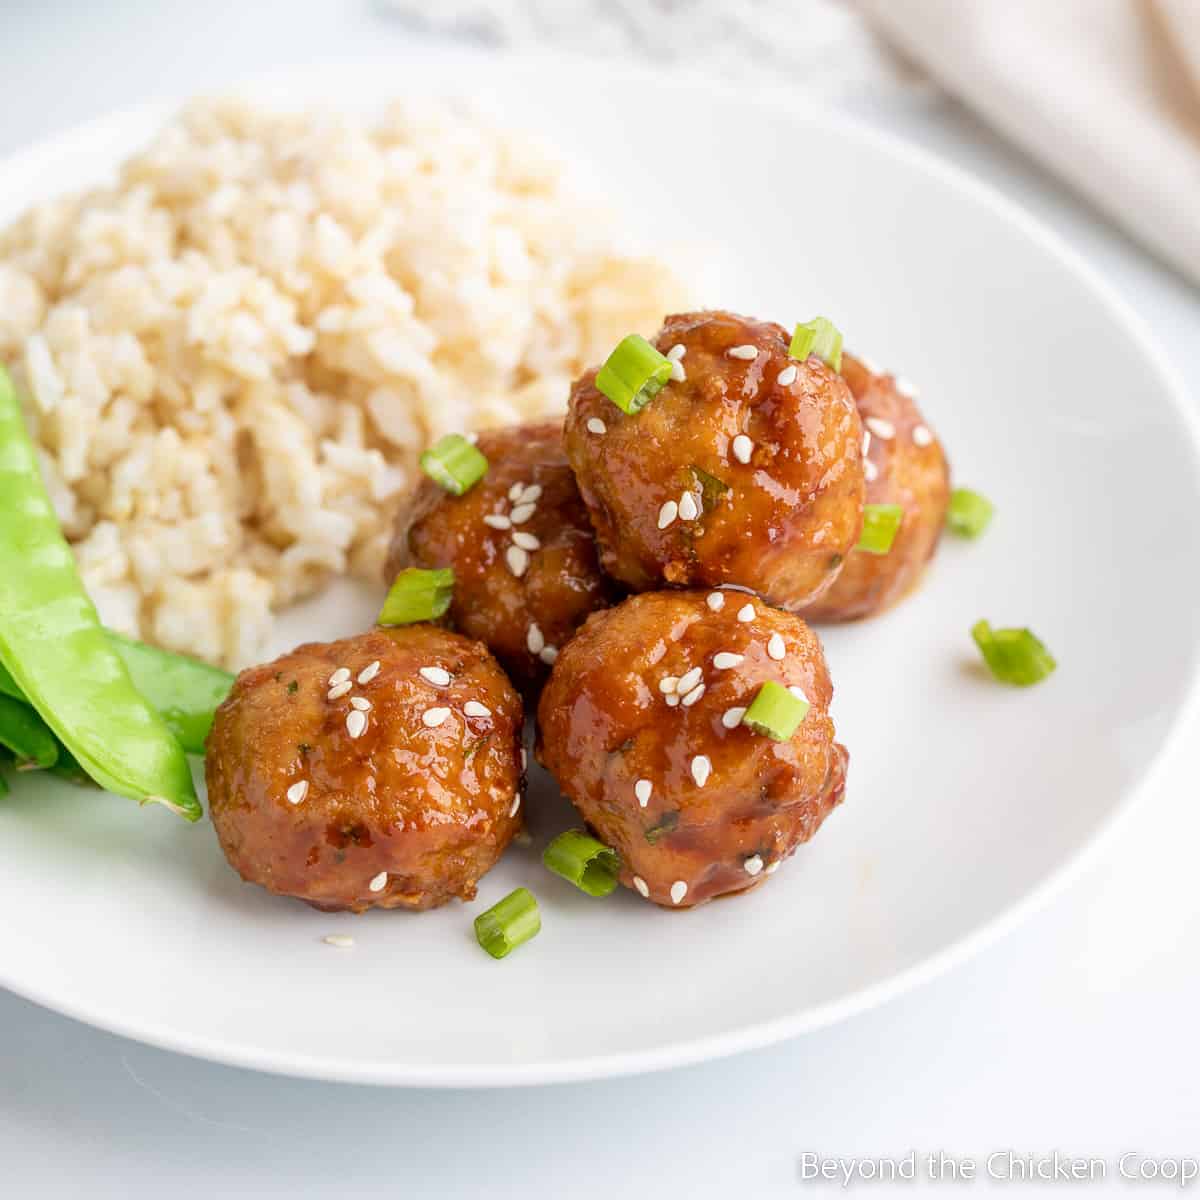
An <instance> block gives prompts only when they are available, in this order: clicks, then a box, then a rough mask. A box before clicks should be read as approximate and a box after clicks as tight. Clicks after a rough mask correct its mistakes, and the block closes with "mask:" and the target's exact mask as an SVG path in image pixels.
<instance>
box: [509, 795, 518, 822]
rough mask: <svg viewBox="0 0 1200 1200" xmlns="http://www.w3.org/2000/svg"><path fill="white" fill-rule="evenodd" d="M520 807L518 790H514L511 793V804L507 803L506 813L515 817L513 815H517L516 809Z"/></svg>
mask: <svg viewBox="0 0 1200 1200" xmlns="http://www.w3.org/2000/svg"><path fill="white" fill-rule="evenodd" d="M520 807H521V793H520V792H514V793H513V798H512V804H511V805H509V809H508V815H509V816H510V817H515V816H516V815H517V810H518V809H519V808H520Z"/></svg>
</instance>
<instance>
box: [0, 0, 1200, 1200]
mask: <svg viewBox="0 0 1200 1200" xmlns="http://www.w3.org/2000/svg"><path fill="white" fill-rule="evenodd" d="M0 7H2V8H3V11H2V12H0V44H2V45H3V47H4V102H3V104H2V105H0V152H7V151H9V150H11V149H15V148H17V147H18V146H20V145H22V144H24V143H27V142H30V141H33V140H36V139H37V138H39V137H41V136H43V135H45V134H49V133H51V132H54V131H56V130H59V129H62V128H64V127H66V126H68V125H71V124H74V123H75V122H77V121H79V120H82V119H83V118H85V117H88V116H91V115H95V114H97V113H99V112H102V111H105V110H108V109H111V108H114V107H119V106H124V105H128V104H131V103H136V102H138V101H140V100H143V99H146V98H149V97H152V96H160V95H164V94H166V95H178V94H182V93H185V92H188V91H192V90H198V89H202V88H212V87H213V86H215V85H218V84H220V83H222V82H224V81H229V80H232V79H235V78H238V77H241V76H244V75H246V74H249V73H253V72H255V71H258V70H261V69H265V68H270V67H281V66H293V65H296V64H302V63H304V62H306V61H313V60H316V59H319V58H330V57H334V58H352V57H361V56H373V57H380V56H382V57H394V58H396V59H397V61H398V68H397V69H398V70H401V69H402V66H401V65H400V64H399V60H400V57H401V56H402V55H403V54H404V53H412V52H414V50H415V51H416V52H419V49H420V45H421V43H420V42H419V41H414V40H413V39H412V37H411V36H410V35H409V34H408V33H407V32H406V31H405V30H404V29H403V28H402V27H401V26H400V25H399V24H398V23H397V22H396V21H395V20H394V19H388V18H386V17H385V16H383V15H382V13H381V11H380V9H379V8H377V7H375V6H372V5H371V4H370V3H368V2H367V0H362V2H359V0H350V2H347V3H343V4H338V3H333V2H332V0H329V2H325V3H321V2H316V0H292V2H291V3H284V2H282V0H241V3H234V2H232V0H206V2H205V3H203V4H186V5H185V4H182V3H177V2H170V3H167V2H160V3H154V2H153V0H129V2H123V3H122V2H114V3H109V4H100V3H92V2H88V0H73V2H72V0H41V2H39V3H37V4H31V5H17V4H12V3H10V4H7V5H3V6H0ZM843 103H844V104H845V105H846V106H847V107H849V108H850V109H851V110H852V111H854V112H855V113H857V115H859V116H860V117H863V118H865V119H867V120H869V121H871V122H872V123H875V124H877V125H879V126H881V127H884V128H888V129H891V130H893V131H894V132H896V133H898V134H899V135H900V136H903V137H906V138H910V139H912V140H914V141H917V142H921V143H923V144H925V145H927V146H929V147H931V148H933V149H934V150H935V151H937V152H939V153H941V154H943V155H944V156H946V157H947V158H949V159H951V160H952V161H956V162H958V163H960V164H962V165H964V166H966V167H968V168H969V169H971V170H974V171H976V172H978V173H979V174H981V175H982V176H984V177H985V178H987V179H989V180H991V181H992V182H993V183H995V184H996V185H997V186H998V187H1000V188H1001V189H1002V190H1003V191H1005V192H1006V193H1008V194H1009V195H1010V196H1013V197H1015V198H1017V199H1018V200H1020V201H1021V202H1023V203H1024V204H1026V205H1027V206H1028V207H1029V208H1031V209H1032V210H1033V211H1034V212H1035V213H1037V214H1038V215H1040V216H1041V217H1042V218H1043V219H1044V220H1046V221H1047V222H1048V223H1049V224H1050V225H1052V226H1053V227H1054V228H1056V229H1057V230H1058V231H1059V232H1061V233H1062V234H1063V235H1064V236H1065V237H1066V238H1067V240H1068V241H1070V242H1071V243H1072V244H1074V245H1075V246H1076V247H1077V248H1078V249H1080V250H1081V251H1082V252H1083V253H1084V254H1085V255H1087V256H1088V257H1090V258H1091V259H1092V260H1093V261H1094V262H1095V263H1096V264H1097V265H1098V266H1099V267H1100V268H1101V269H1102V270H1103V271H1104V272H1105V273H1106V274H1107V275H1108V276H1109V277H1110V278H1111V279H1112V280H1114V281H1115V282H1116V283H1117V285H1118V286H1119V288H1120V289H1121V290H1122V291H1123V292H1124V293H1125V295H1126V296H1127V298H1129V299H1130V300H1131V301H1132V302H1133V303H1134V305H1135V306H1136V307H1137V308H1139V309H1140V310H1141V311H1142V313H1143V314H1144V315H1145V316H1146V317H1147V318H1148V319H1149V320H1150V322H1151V324H1152V325H1153V326H1154V327H1155V328H1156V329H1157V331H1158V333H1159V335H1160V337H1161V340H1162V342H1163V344H1164V346H1165V347H1166V348H1167V350H1168V351H1169V353H1170V354H1171V355H1172V356H1173V358H1174V360H1175V363H1176V365H1177V366H1178V367H1179V368H1180V369H1181V370H1182V372H1183V373H1184V375H1185V377H1186V379H1187V380H1188V382H1189V384H1190V385H1191V388H1192V391H1193V394H1198V393H1200V388H1197V384H1200V296H1198V295H1197V293H1196V292H1195V291H1194V290H1191V289H1189V288H1188V287H1187V286H1186V285H1185V284H1183V283H1182V282H1180V281H1179V280H1178V279H1177V278H1176V277H1174V276H1172V275H1171V274H1170V273H1169V272H1167V271H1166V270H1165V269H1164V268H1162V267H1161V266H1158V265H1156V264H1155V263H1153V262H1151V261H1150V260H1148V259H1147V258H1146V257H1145V256H1144V255H1143V254H1142V253H1141V252H1140V251H1138V250H1137V249H1135V248H1134V247H1132V246H1131V245H1130V244H1129V243H1127V242H1126V241H1124V240H1123V239H1122V238H1121V237H1120V236H1119V235H1117V234H1115V233H1113V232H1111V231H1110V230H1109V229H1107V228H1106V227H1105V226H1104V225H1103V224H1102V223H1101V222H1099V221H1098V220H1097V219H1096V218H1094V217H1093V216H1092V215H1091V214H1090V213H1089V212H1088V211H1087V210H1086V209H1085V208H1084V207H1083V206H1081V205H1080V204H1079V203H1077V202H1076V201H1075V200H1073V199H1072V198H1071V197H1070V196H1069V195H1067V194H1066V193H1064V192H1063V191H1062V190H1061V189H1060V188H1059V187H1058V186H1057V185H1056V184H1054V183H1053V182H1052V181H1050V180H1049V179H1048V178H1046V177H1045V176H1044V175H1042V174H1041V173H1040V172H1039V171H1037V169H1036V168H1033V167H1031V166H1029V165H1028V164H1027V163H1025V162H1024V161H1023V160H1022V159H1021V158H1020V157H1019V156H1017V155H1016V154H1014V153H1013V152H1012V151H1010V150H1009V149H1007V148H1006V147H1005V146H1004V145H1003V144H1001V143H1000V142H999V141H998V140H997V139H995V138H994V137H993V136H992V135H991V134H989V133H988V132H987V131H986V130H984V129H983V128H981V127H980V126H979V125H977V124H976V123H975V122H974V121H973V120H972V119H971V118H970V117H968V116H967V115H966V114H964V113H963V112H962V111H961V110H959V109H958V108H956V107H955V106H954V105H952V104H951V103H950V102H948V101H929V100H917V99H908V100H895V99H890V100H884V99H881V98H880V97H878V96H876V97H874V98H870V97H868V96H866V95H864V96H860V97H857V98H855V97H851V98H850V99H849V100H847V101H844V102H843ZM1163 182H1164V186H1169V182H1170V181H1168V180H1164V181H1163ZM0 186H2V181H0ZM1182 202H1184V198H1182V197H1181V203H1182ZM1190 202H1192V203H1194V202H1195V198H1194V197H1191V198H1190ZM1102 351H1103V348H1102V347H1098V348H1097V353H1101V352H1102ZM1131 502H1132V503H1136V497H1132V498H1131ZM1156 516H1157V517H1158V519H1162V520H1172V519H1177V520H1181V521H1182V520H1193V521H1194V520H1196V519H1197V517H1196V514H1186V513H1180V514H1156ZM1152 568H1153V564H1149V563H1148V564H1147V572H1146V578H1145V579H1144V580H1143V581H1140V585H1143V586H1147V587H1153V571H1152ZM1198 577H1200V568H1198ZM1127 633H1128V636H1130V637H1136V636H1137V631H1136V630H1129V631H1127ZM1096 653H1097V654H1103V653H1104V647H1103V646H1097V647H1096ZM1198 733H1200V730H1195V731H1189V733H1188V735H1187V737H1186V738H1185V739H1184V741H1185V743H1186V744H1185V745H1184V746H1182V747H1181V748H1179V749H1178V750H1177V752H1176V753H1175V755H1174V757H1173V759H1172V761H1171V762H1170V763H1169V764H1167V770H1166V771H1164V772H1163V774H1162V775H1161V777H1160V780H1159V783H1158V785H1157V786H1156V787H1155V788H1154V789H1153V790H1152V791H1151V792H1149V793H1148V794H1146V796H1145V797H1144V800H1143V803H1142V805H1141V806H1140V807H1139V808H1138V809H1137V811H1136V813H1135V814H1134V817H1133V819H1132V820H1130V821H1127V822H1126V824H1125V826H1124V827H1123V830H1122V832H1121V834H1120V836H1119V837H1118V838H1116V839H1114V841H1113V842H1112V843H1110V848H1109V850H1108V852H1107V853H1106V856H1105V857H1104V858H1103V859H1102V860H1101V861H1099V862H1098V863H1096V864H1094V865H1093V866H1092V867H1091V868H1090V870H1089V871H1088V872H1087V873H1086V874H1085V875H1084V876H1083V877H1082V878H1081V879H1080V880H1079V881H1078V882H1077V883H1076V884H1075V885H1074V886H1073V888H1072V889H1071V890H1070V891H1069V892H1068V893H1067V894H1065V895H1064V896H1062V897H1060V898H1059V899H1058V900H1057V901H1055V902H1054V903H1053V904H1052V905H1051V906H1050V907H1049V908H1048V909H1047V910H1045V911H1044V912H1042V913H1041V914H1039V915H1038V916H1036V917H1035V918H1034V919H1033V920H1032V921H1030V922H1029V923H1028V924H1026V925H1025V926H1023V927H1022V928H1021V929H1019V930H1018V931H1017V932H1016V933H1014V934H1012V935H1010V936H1009V937H1008V938H1007V939H1006V940H1005V941H1003V942H1002V943H1000V944H999V945H997V946H995V947H993V948H992V949H990V950H989V951H987V952H986V953H984V954H983V955H982V956H981V957H979V958H978V959H976V960H975V961H973V962H971V963H969V964H968V965H966V966H965V967H962V968H959V969H958V970H956V971H955V972H953V973H952V974H951V975H949V976H947V977H944V978H942V979H940V980H938V981H936V982H934V983H933V984H931V985H928V986H926V987H924V988H923V989H921V990H919V991H917V992H915V993H912V994H910V995H908V996H905V997H903V998H901V999H900V1000H898V1001H896V1002H894V1003H892V1004H890V1005H888V1006H887V1007H885V1008H883V1009H882V1010H878V1011H876V1012H873V1013H869V1014H867V1015H864V1016H861V1017H858V1018H856V1019H854V1020H851V1021H849V1022H847V1023H845V1024H843V1025H840V1026H838V1027H836V1028H833V1029H829V1030H825V1031H823V1032H820V1033H817V1034H812V1035H809V1036H808V1037H806V1038H802V1039H800V1040H797V1041H793V1042H790V1043H786V1044H784V1045H781V1046H778V1047H775V1048H772V1049H768V1050H765V1051H760V1052H755V1053H752V1054H747V1055H743V1056H741V1057H738V1058H734V1059H729V1060H726V1061H723V1062H718V1063H711V1064H708V1065H705V1066H700V1067H693V1068H688V1069H684V1070H678V1071H674V1072H670V1073H667V1074H662V1075H657V1076H649V1077H643V1078H638V1079H629V1080H618V1081H610V1082H604V1083H594V1084H587V1085H579V1086H563V1087H557V1088H548V1089H529V1090H525V1091H506V1092H478V1093H469V1092H430V1091H385V1090H372V1089H360V1088H351V1087H341V1086H333V1085H324V1084H316V1083H306V1082H293V1081H290V1080H285V1079H275V1078H270V1077H266V1076H258V1075H254V1074H251V1073H248V1072H242V1071H237V1070H232V1069H229V1068H224V1067H217V1066H211V1065H209V1064H206V1063H200V1062H193V1061H190V1060H186V1059H183V1058H179V1057H176V1056H173V1055H170V1054H167V1053H164V1052H160V1051H157V1050H150V1049H146V1048H143V1047H141V1046H138V1045H136V1044H134V1043H131V1042H126V1041H124V1040H121V1039H119V1038H115V1037H112V1036H110V1035H107V1034H103V1033H98V1032H95V1031H92V1030H90V1029H87V1028H85V1027H83V1026H81V1025H78V1024H75V1023H74V1022H71V1021H68V1020H65V1019H63V1018H61V1017H57V1016H54V1015H52V1014H50V1013H48V1012H44V1011H42V1010H40V1009H37V1008H35V1007H33V1006H32V1005H30V1004H27V1003H26V1002H25V1001H23V1000H19V999H17V998H16V997H14V996H11V995H9V994H8V993H4V992H0V1196H13V1197H26V1196H29V1197H33V1196H38V1197H42V1196H46V1197H58V1196H68V1195H72V1196H73V1195H83V1194H86V1195H89V1196H91V1197H107V1196H121V1197H141V1196H152V1195H166V1194H170V1195H171V1196H172V1197H174V1198H178V1200H183V1198H187V1197H192V1196H196V1197H200V1196H204V1197H208V1196H211V1195H214V1194H215V1195H226V1196H234V1197H240V1196H255V1197H273V1196H277V1195H278V1196H283V1195H288V1196H324V1195H339V1196H340V1195H350V1194H353V1193H354V1192H356V1191H357V1192H362V1191H364V1190H367V1189H369V1190H370V1191H371V1192H373V1193H374V1194H376V1195H381V1196H397V1197H399V1196H418V1197H425V1196H433V1195H437V1196H445V1197H458V1196H463V1197H467V1196H470V1197H475V1196H509V1195H512V1196H522V1197H537V1196H542V1195H546V1196H565V1195H568V1194H569V1195H570V1196H571V1197H572V1198H573V1200H574V1198H578V1200H590V1198H591V1197H602V1196H603V1197H608V1196H611V1195H613V1194H623V1195H632V1196H643V1195H646V1196H649V1195H660V1196H665V1197H675V1196H698V1197H704V1196H710V1195H718V1194H720V1195H722V1196H724V1195H729V1194H733V1195H742V1194H745V1195H756V1196H771V1197H774V1196H791V1195H795V1194H796V1193H797V1192H802V1191H805V1190H808V1191H809V1192H811V1191H813V1190H814V1188H813V1185H806V1184H804V1183H802V1182H801V1181H800V1179H799V1172H798V1161H799V1156H800V1154H801V1153H802V1152H804V1151H807V1150H815V1151H819V1152H821V1153H823V1154H829V1155H852V1154H860V1155H871V1156H881V1155H898V1154H903V1153H905V1152H906V1151H908V1150H909V1149H913V1148H915V1149H918V1150H922V1151H930V1150H939V1149H941V1150H945V1151H947V1152H949V1153H953V1154H955V1155H958V1156H963V1155H970V1156H977V1157H979V1158H981V1159H982V1157H984V1156H986V1154H987V1153H988V1152H990V1151H992V1150H996V1149H1000V1148H1008V1147H1012V1148H1014V1149H1016V1150H1018V1151H1020V1152H1047V1151H1050V1150H1053V1149H1055V1148H1058V1149H1059V1150H1061V1151H1064V1152H1066V1153H1071V1154H1077V1155H1095V1156H1100V1157H1104V1158H1108V1159H1110V1160H1113V1161H1114V1167H1113V1170H1112V1172H1111V1173H1112V1174H1115V1159H1116V1157H1117V1156H1118V1155H1120V1154H1121V1153H1122V1152H1124V1151H1126V1150H1139V1151H1142V1152H1143V1153H1146V1154H1151V1155H1189V1154H1190V1155H1193V1156H1200V1070H1198V1062H1197V1057H1198V1055H1197V1051H1198V1049H1200V1036H1198V1034H1197V1029H1198V1026H1200V890H1198V889H1197V886H1196V879H1197V872H1196V869H1195V861H1196V858H1197V854H1198V850H1200V796H1198V793H1197V788H1196V779H1197V766H1200V745H1198V744H1197V736H1196V735H1197V734H1198ZM46 886H47V887H51V886H61V881H54V880H50V879H47V881H46ZM949 902H953V898H952V897H951V898H949ZM29 903H30V904H31V905H32V904H36V903H37V896H30V897H29ZM2 919H4V920H9V921H17V920H20V919H21V914H20V913H19V912H8V913H5V914H4V916H3V918H2ZM198 969H203V968H202V965H199V964H198ZM231 986H236V981H234V982H233V983H232V984H231ZM348 1019H353V1018H352V1016H350V1017H348ZM663 1020H664V1022H669V1021H670V1013H664V1014H663ZM580 1036H581V1038H582V1037H585V1036H586V1031H585V1030H581V1031H580ZM830 1186H831V1187H834V1188H835V1187H836V1185H830ZM972 1186H973V1187H974V1188H976V1189H979V1188H987V1187H989V1186H999V1185H989V1184H988V1183H987V1182H986V1181H982V1182H979V1183H976V1184H974V1185H972ZM1012 1186H1014V1185H1009V1187H1010V1188H1011V1187H1012ZM1059 1186H1064V1185H1059ZM1076 1186H1077V1187H1078V1186H1081V1185H1076ZM1111 1186H1113V1187H1120V1188H1121V1190H1123V1191H1129V1190H1132V1191H1134V1192H1135V1193H1137V1194H1142V1193H1146V1192H1149V1193H1152V1194H1159V1193H1163V1192H1166V1191H1167V1186H1166V1185H1163V1184H1158V1185H1150V1184H1144V1185H1140V1186H1138V1187H1136V1188H1132V1189H1131V1185H1124V1186H1123V1187H1121V1185H1119V1184H1116V1183H1112V1184H1111ZM863 1187H864V1188H865V1189H866V1190H868V1191H869V1190H871V1189H870V1187H869V1186H867V1185H863ZM1194 1187H1195V1190H1197V1191H1200V1183H1198V1184H1196V1185H1194ZM860 1190H862V1188H860ZM1041 1190H1044V1189H1043V1188H1038V1187H1036V1186H1032V1185H1031V1186H1026V1187H1023V1188H1020V1189H1019V1191H1020V1193H1021V1194H1022V1195H1026V1194H1035V1193H1036V1192H1038V1191H1041ZM1089 1191H1091V1189H1089Z"/></svg>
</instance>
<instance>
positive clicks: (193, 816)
mask: <svg viewBox="0 0 1200 1200" xmlns="http://www.w3.org/2000/svg"><path fill="white" fill-rule="evenodd" d="M0 664H2V665H3V666H4V667H6V668H7V670H8V673H9V674H10V675H11V676H12V678H13V680H14V682H15V683H16V685H17V687H18V688H20V690H21V692H22V693H24V695H25V697H26V698H27V699H28V700H29V702H30V704H32V705H33V707H34V708H36V709H37V711H38V713H39V714H40V715H41V717H42V719H43V720H44V721H45V722H46V724H47V725H49V726H50V728H51V729H53V730H54V732H55V733H56V734H57V735H58V737H59V738H60V739H61V740H62V742H63V744H64V745H65V746H66V748H67V749H68V750H69V751H70V752H71V754H72V755H73V756H74V757H75V759H77V760H78V762H79V764H80V766H82V767H83V769H84V770H85V771H86V772H87V773H88V774H89V775H90V776H91V777H92V778H93V779H94V780H95V781H96V782H97V783H98V784H100V785H101V786H102V787H105V788H108V790H109V791H112V792H117V793H118V794H120V795H122V796H129V797H132V798H133V799H135V800H137V801H139V802H141V803H143V804H145V803H151V802H152V803H156V804H164V805H166V806H167V807H168V808H171V809H173V810H174V811H175V812H177V813H179V814H180V815H181V816H183V817H186V818H188V820H191V821H195V820H198V819H199V818H200V816H201V809H200V803H199V801H198V800H197V799H196V791H195V788H194V787H193V785H192V773H191V770H190V768H189V767H188V761H187V755H186V754H184V752H183V747H182V746H180V744H179V742H178V741H176V739H175V737H174V735H173V734H172V733H171V731H170V730H169V729H168V728H167V726H166V725H165V724H164V723H163V720H162V718H161V717H160V716H159V715H158V714H157V713H156V712H155V711H154V710H153V709H152V708H151V707H150V705H149V704H148V703H147V702H146V701H145V700H144V699H143V698H142V696H141V694H140V693H139V692H138V690H137V688H135V687H134V685H133V681H132V680H131V679H130V677H129V671H128V670H127V668H126V666H125V664H124V662H123V661H122V660H121V657H120V655H118V654H117V652H116V650H114V649H113V647H112V644H111V643H110V642H109V640H108V638H107V636H106V635H105V632H104V630H103V629H102V628H101V626H100V620H99V618H98V617H97V616H96V610H95V608H94V607H93V605H92V602H91V601H90V600H89V599H88V597H87V593H86V592H85V591H84V590H83V584H82V582H81V581H80V578H79V574H78V572H77V571H76V569H75V560H74V558H73V557H72V555H71V549H70V547H69V546H68V545H67V543H66V541H65V539H64V538H63V536H62V532H61V530H60V529H59V527H58V521H57V520H56V518H55V516H54V509H53V508H52V507H51V505H50V500H49V497H48V496H47V495H46V489H45V486H44V485H43V483H42V479H41V475H40V473H39V471H38V465H37V457H36V456H35V454H34V450H33V445H32V443H31V442H30V440H29V434H28V432H27V431H26V429H25V425H24V422H23V421H22V419H21V410H20V407H19V406H18V404H17V396H16V392H15V390H14V389H13V386H12V382H11V380H10V379H9V378H8V375H7V374H6V373H5V372H4V371H3V370H0Z"/></svg>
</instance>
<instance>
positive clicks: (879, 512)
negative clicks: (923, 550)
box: [858, 504, 904, 554]
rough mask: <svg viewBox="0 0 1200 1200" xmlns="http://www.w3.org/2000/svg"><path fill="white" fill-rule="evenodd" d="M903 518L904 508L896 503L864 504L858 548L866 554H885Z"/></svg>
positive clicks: (894, 538) (890, 546)
mask: <svg viewBox="0 0 1200 1200" xmlns="http://www.w3.org/2000/svg"><path fill="white" fill-rule="evenodd" d="M903 520H904V509H902V508H901V507H900V505H898V504H864V505H863V527H862V533H861V535H860V536H859V539H858V549H859V550H865V551H866V552H867V553H868V554H886V553H887V552H888V551H889V550H890V549H891V548H892V543H893V542H894V541H895V540H896V534H897V533H898V532H899V530H900V525H901V522H903Z"/></svg>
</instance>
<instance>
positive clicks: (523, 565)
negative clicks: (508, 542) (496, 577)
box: [504, 546, 529, 579]
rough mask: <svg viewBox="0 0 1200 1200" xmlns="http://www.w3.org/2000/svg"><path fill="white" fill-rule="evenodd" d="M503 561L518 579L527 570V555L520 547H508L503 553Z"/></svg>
mask: <svg viewBox="0 0 1200 1200" xmlns="http://www.w3.org/2000/svg"><path fill="white" fill-rule="evenodd" d="M504 561H505V562H506V563H507V564H508V569H509V570H510V571H511V572H512V573H513V574H514V575H515V576H516V577H517V578H518V579H520V578H521V576H522V575H524V574H525V572H526V571H527V570H528V569H529V553H528V551H526V550H522V549H521V547H520V546H509V548H508V549H507V550H505V552H504Z"/></svg>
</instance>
